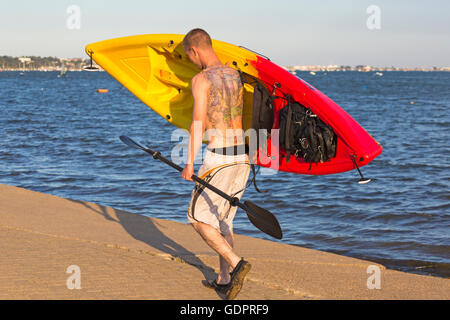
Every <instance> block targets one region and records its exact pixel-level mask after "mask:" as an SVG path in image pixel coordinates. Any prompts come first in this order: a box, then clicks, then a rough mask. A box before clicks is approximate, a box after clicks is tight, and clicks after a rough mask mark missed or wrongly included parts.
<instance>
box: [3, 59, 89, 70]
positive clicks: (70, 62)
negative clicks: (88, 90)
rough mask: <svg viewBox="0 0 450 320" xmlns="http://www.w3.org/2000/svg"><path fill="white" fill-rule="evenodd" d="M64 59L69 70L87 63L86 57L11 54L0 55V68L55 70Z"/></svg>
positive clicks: (76, 68) (77, 68) (79, 67)
mask: <svg viewBox="0 0 450 320" xmlns="http://www.w3.org/2000/svg"><path fill="white" fill-rule="evenodd" d="M21 58H29V59H30V60H31V61H30V62H25V63H23V62H22V61H21V60H20V59H21ZM63 61H64V64H65V67H66V68H67V69H71V70H79V69H81V68H82V67H83V66H85V65H87V64H88V61H89V60H88V59H81V58H76V59H61V58H58V57H39V56H27V57H11V56H0V69H4V70H8V69H22V68H25V69H27V70H40V69H49V70H55V69H60V68H61V65H62V62H63Z"/></svg>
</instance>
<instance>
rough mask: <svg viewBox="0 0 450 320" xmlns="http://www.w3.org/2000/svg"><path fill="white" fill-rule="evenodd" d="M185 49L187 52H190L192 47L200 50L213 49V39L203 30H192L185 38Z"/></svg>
mask: <svg viewBox="0 0 450 320" xmlns="http://www.w3.org/2000/svg"><path fill="white" fill-rule="evenodd" d="M183 47H184V49H185V50H189V49H190V48H192V47H197V48H199V49H208V48H212V41H211V37H210V36H209V34H208V33H207V32H206V31H205V30H203V29H200V28H196V29H192V30H191V31H189V32H188V33H187V34H186V36H185V37H184V39H183Z"/></svg>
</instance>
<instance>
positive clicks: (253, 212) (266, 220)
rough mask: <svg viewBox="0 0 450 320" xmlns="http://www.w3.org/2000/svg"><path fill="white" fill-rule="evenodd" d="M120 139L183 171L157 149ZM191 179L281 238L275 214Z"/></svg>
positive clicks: (262, 229) (281, 234)
mask: <svg viewBox="0 0 450 320" xmlns="http://www.w3.org/2000/svg"><path fill="white" fill-rule="evenodd" d="M120 140H122V142H123V143H125V144H126V145H128V146H130V147H134V148H139V149H141V150H143V151H145V152H147V153H148V154H150V155H151V156H153V158H154V159H158V160H160V161H162V162H164V163H166V164H168V165H169V166H171V167H172V168H174V169H176V170H178V171H179V172H181V171H183V168H182V167H180V166H179V165H177V164H175V163H173V162H172V161H170V160H168V159H166V158H164V157H163V156H161V153H160V152H158V151H152V150H150V149H148V148H144V147H143V146H141V145H139V144H138V143H136V142H134V141H133V140H132V139H130V138H128V137H126V136H120ZM192 180H194V181H196V182H198V183H200V184H201V185H203V186H205V187H206V188H208V189H210V190H212V191H213V192H215V193H217V194H218V195H220V196H221V197H223V198H225V199H226V200H228V201H229V202H230V204H231V205H232V206H238V207H239V208H241V209H242V210H244V211H245V212H246V213H247V217H248V219H249V220H250V222H251V223H253V225H254V226H255V227H257V228H258V229H259V230H261V231H262V232H264V233H266V234H268V235H270V236H272V237H274V238H276V239H281V238H282V237H283V233H282V231H281V227H280V224H279V223H278V220H277V219H276V218H275V216H274V215H273V214H272V213H271V212H270V211H268V210H266V209H263V208H261V207H258V206H257V205H256V204H254V203H253V202H250V201H244V203H242V202H240V201H239V199H238V198H236V197H230V196H229V195H227V194H226V193H224V192H222V191H221V190H219V189H217V188H216V187H214V186H212V185H210V184H209V183H207V182H205V181H204V180H202V179H200V178H199V177H197V176H196V175H193V176H192Z"/></svg>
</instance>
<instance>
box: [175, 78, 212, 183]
mask: <svg viewBox="0 0 450 320" xmlns="http://www.w3.org/2000/svg"><path fill="white" fill-rule="evenodd" d="M192 96H193V97H194V108H193V112H192V123H191V128H190V130H189V146H188V155H187V161H186V166H185V168H184V170H183V171H182V172H181V177H182V178H184V179H186V180H189V181H192V179H191V177H192V175H193V174H194V160H195V157H196V156H197V153H198V150H200V148H201V146H202V141H203V134H204V132H205V128H206V112H207V108H208V82H207V80H206V79H205V78H204V76H203V75H202V74H198V75H196V76H195V77H194V78H193V79H192Z"/></svg>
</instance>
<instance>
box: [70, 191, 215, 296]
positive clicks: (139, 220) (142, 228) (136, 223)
mask: <svg viewBox="0 0 450 320" xmlns="http://www.w3.org/2000/svg"><path fill="white" fill-rule="evenodd" d="M68 200H70V201H72V202H75V203H78V204H81V205H83V206H84V207H86V208H88V209H90V210H91V211H92V212H94V213H96V214H100V215H101V216H103V217H104V218H105V219H106V220H109V221H114V222H117V223H119V224H120V225H121V226H122V227H123V228H124V229H125V231H127V232H128V233H129V234H130V235H131V236H132V237H133V238H134V239H136V240H138V241H141V242H143V243H145V244H147V245H148V246H150V247H152V248H154V249H156V250H158V251H161V252H163V253H166V254H168V255H170V256H171V257H172V258H173V259H174V260H179V261H181V262H183V263H187V264H189V265H191V266H193V267H195V268H197V269H198V270H199V271H200V272H202V274H203V276H204V277H205V280H208V281H210V280H213V279H216V277H217V274H216V273H215V271H214V269H213V268H211V267H209V266H207V265H205V264H204V263H203V261H201V260H200V259H199V258H198V257H197V256H196V255H195V254H194V253H193V252H191V251H189V250H187V249H186V248H185V247H183V246H182V245H181V244H179V243H177V242H176V241H174V240H172V239H171V238H169V237H167V236H166V235H165V234H164V233H163V232H162V229H163V228H164V227H163V226H161V225H158V224H157V223H156V222H155V221H153V220H152V219H150V218H148V217H145V216H141V215H138V214H133V213H129V212H126V211H121V210H117V209H114V208H112V209H113V210H114V214H115V217H113V216H111V215H110V214H109V213H108V210H107V207H105V206H101V205H97V206H98V208H95V207H92V206H91V205H90V204H89V203H86V202H83V201H78V200H73V199H68ZM205 280H203V281H205ZM218 296H219V297H220V298H223V297H222V295H219V294H218Z"/></svg>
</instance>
